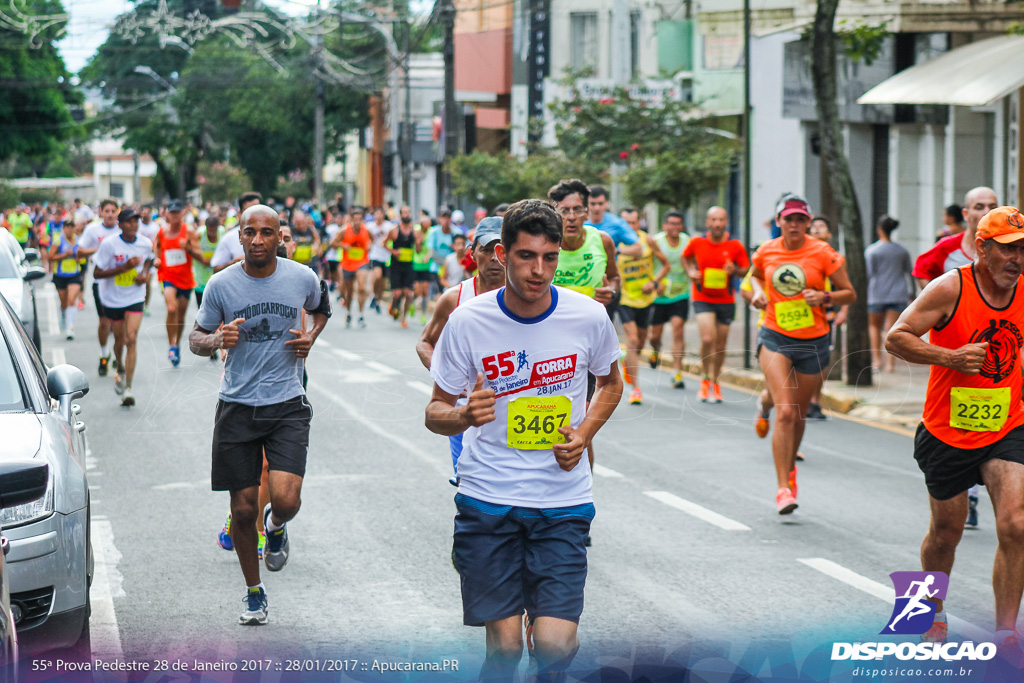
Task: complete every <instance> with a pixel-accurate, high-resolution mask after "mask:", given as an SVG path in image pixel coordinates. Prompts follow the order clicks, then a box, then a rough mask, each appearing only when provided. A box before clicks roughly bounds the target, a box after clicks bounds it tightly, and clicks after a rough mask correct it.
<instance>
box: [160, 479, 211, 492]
mask: <svg viewBox="0 0 1024 683" xmlns="http://www.w3.org/2000/svg"><path fill="white" fill-rule="evenodd" d="M209 486H210V480H209V479H201V480H199V481H175V482H171V483H170V484H157V485H156V486H151V487H150V488H151V489H153V490H154V491H180V490H182V489H197V488H203V487H206V488H209Z"/></svg>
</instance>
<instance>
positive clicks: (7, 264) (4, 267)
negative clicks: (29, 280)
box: [0, 245, 20, 278]
mask: <svg viewBox="0 0 1024 683" xmlns="http://www.w3.org/2000/svg"><path fill="white" fill-rule="evenodd" d="M6 246H7V245H0V278H9V277H20V276H19V275H18V269H17V268H16V267H15V265H14V257H13V256H12V255H11V252H10V250H8V249H7V248H6Z"/></svg>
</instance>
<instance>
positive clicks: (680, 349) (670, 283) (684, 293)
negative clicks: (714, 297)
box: [651, 211, 690, 389]
mask: <svg viewBox="0 0 1024 683" xmlns="http://www.w3.org/2000/svg"><path fill="white" fill-rule="evenodd" d="M685 227H686V223H685V221H684V219H683V214H681V213H679V212H678V211H669V212H668V213H666V214H665V218H664V220H663V221H662V224H661V229H662V232H659V233H658V234H657V235H655V236H654V242H655V243H656V244H657V245H658V247H659V248H660V249H661V251H662V253H663V254H665V257H666V258H668V262H669V265H670V266H671V268H670V270H669V271H668V275H666V276H665V277H663V278H661V280H660V281H659V282H658V298H656V299H655V300H654V310H653V312H652V313H651V350H652V353H651V367H652V368H656V367H658V362H659V361H660V360H661V358H660V356H661V335H662V331H663V330H664V329H665V323H666V322H668V323H671V325H672V369H673V370H674V371H675V376H674V377H673V379H672V386H673V387H675V388H676V389H684V388H686V384H685V383H684V382H683V353H684V352H685V351H686V337H684V336H683V329H684V326H685V324H686V321H687V319H688V318H689V317H690V276H689V274H687V272H686V268H684V267H683V264H682V255H683V249H685V248H686V243H687V242H689V241H690V236H689V235H687V234H686V233H685V232H683V229H684V228H685Z"/></svg>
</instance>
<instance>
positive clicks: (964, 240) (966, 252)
mask: <svg viewBox="0 0 1024 683" xmlns="http://www.w3.org/2000/svg"><path fill="white" fill-rule="evenodd" d="M997 206H999V200H998V199H997V198H996V193H995V192H994V191H993V190H992V188H989V187H976V188H974V189H973V190H970V191H969V192H968V193H967V195H966V196H965V197H964V208H963V213H964V218H965V219H966V221H967V229H966V230H964V231H963V232H962V233H957V234H955V235H950V236H949V237H943V238H942V239H940V240H939V241H938V242H936V243H935V245H934V246H933V247H932V248H931V249H929V250H928V251H926V252H924V253H923V254H921V255H920V256H918V257H917V260H916V261H915V262H914V271H913V273H912V274H913V276H914V277H915V278H917V282H918V284H920V285H921V287H922V288H924V287H927V286H928V283H929V282H931V281H932V280H934V279H936V278H937V277H939V276H940V275H942V274H943V273H948V272H949V271H951V270H954V269H956V268H959V267H960V266H965V265H967V264H968V263H970V262H972V261H973V260H974V257H975V256H976V255H977V253H976V252H975V250H974V235H975V232H976V231H977V229H978V222H979V221H980V220H981V219H982V217H984V215H985V214H987V213H988V212H989V211H991V210H992V209H994V208H996V207H997Z"/></svg>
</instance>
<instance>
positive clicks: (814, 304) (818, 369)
mask: <svg viewBox="0 0 1024 683" xmlns="http://www.w3.org/2000/svg"><path fill="white" fill-rule="evenodd" d="M775 213H776V219H775V220H776V223H778V225H779V227H780V228H782V236H781V237H777V238H775V239H773V240H770V241H768V242H765V243H764V244H762V245H761V247H760V248H759V249H758V250H757V252H756V253H755V254H754V258H753V264H754V265H753V271H752V275H751V278H750V284H751V286H752V287H753V290H754V294H753V296H752V297H751V301H750V303H751V304H752V305H753V306H754V307H755V308H759V309H761V310H763V311H765V317H764V324H763V325H762V326H761V330H760V332H759V333H758V337H757V357H758V360H759V361H760V363H761V371H762V372H763V373H764V381H765V384H766V385H767V387H768V392H769V393H770V394H771V395H772V397H773V398H774V399H775V405H776V406H778V411H779V412H778V415H777V417H776V427H775V433H774V434H772V453H773V455H774V457H775V474H776V478H777V480H778V490H777V491H776V493H775V504H776V507H777V508H778V511H779V514H780V515H788V514H789V513H791V512H793V511H794V510H796V508H797V503H796V492H797V487H796V453H797V450H798V449H799V448H800V442H801V440H803V436H804V416H805V415H806V414H807V407H808V405H810V402H811V396H812V395H813V394H814V392H815V390H817V389H818V388H819V387H820V386H821V373H822V371H823V370H824V369H825V368H826V367H827V366H828V361H829V339H830V336H831V335H830V328H829V323H828V320H827V319H826V317H825V309H826V308H827V307H828V306H829V305H832V306H844V305H846V304H850V303H853V302H854V301H855V300H856V299H857V294H856V292H854V291H853V287H852V286H851V285H850V278H849V277H848V276H847V274H846V263H845V260H844V259H843V257H842V256H840V255H839V254H838V253H836V251H835V250H834V249H833V248H832V247H830V246H829V245H828V243H827V242H823V241H822V240H818V239H814V238H813V237H808V235H807V230H808V228H810V226H811V207H810V206H808V204H807V202H806V201H805V200H804V199H803V198H801V197H797V196H796V195H792V194H791V195H787V196H786V197H785V198H784V199H783V200H782V201H780V202H779V204H778V206H777V207H776V211H775ZM826 279H828V280H830V281H831V283H832V291H826V288H825V281H826Z"/></svg>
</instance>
